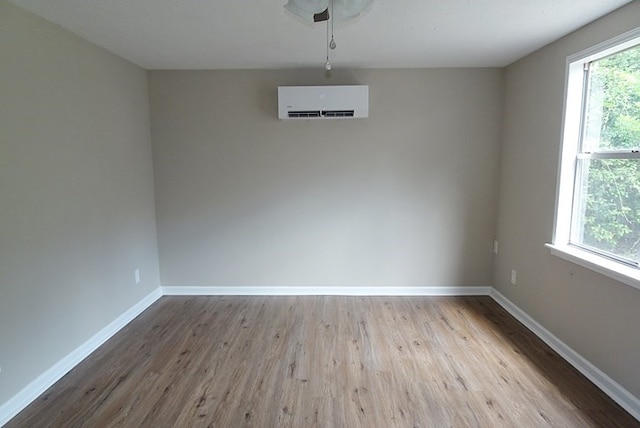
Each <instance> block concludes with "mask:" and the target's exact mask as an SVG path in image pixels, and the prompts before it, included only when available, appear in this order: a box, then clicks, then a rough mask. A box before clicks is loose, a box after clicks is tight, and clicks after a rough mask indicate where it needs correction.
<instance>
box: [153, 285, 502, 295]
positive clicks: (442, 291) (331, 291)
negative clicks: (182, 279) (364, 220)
mask: <svg viewBox="0 0 640 428" xmlns="http://www.w3.org/2000/svg"><path fill="white" fill-rule="evenodd" d="M161 288H162V294H163V295H165V296H489V295H490V293H491V289H492V287H484V286H468V287H304V286H300V287H187V286H170V287H161Z"/></svg>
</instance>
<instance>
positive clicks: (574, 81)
mask: <svg viewBox="0 0 640 428" xmlns="http://www.w3.org/2000/svg"><path fill="white" fill-rule="evenodd" d="M636 45H640V28H636V29H634V30H631V31H628V32H626V33H624V34H621V35H619V36H617V37H614V38H612V39H610V40H607V41H605V42H602V43H599V44H597V45H595V46H592V47H590V48H587V49H585V50H583V51H580V52H578V53H575V54H573V55H570V56H568V57H567V60H566V67H565V93H564V109H563V122H562V135H561V137H562V138H561V141H560V157H559V168H558V178H557V183H558V187H557V190H556V209H555V221H554V228H553V240H552V243H550V244H546V246H547V247H548V248H549V249H550V250H551V254H553V255H555V256H558V257H560V258H562V259H565V260H568V261H570V262H573V263H576V264H578V265H580V266H583V267H586V268H588V269H591V270H594V271H596V272H599V273H601V274H603V275H606V276H608V277H610V278H613V279H615V280H618V281H620V282H623V283H625V284H627V285H630V286H632V287H635V288H638V289H640V268H638V267H636V266H632V265H629V264H626V263H624V262H623V261H621V260H617V259H616V258H611V257H607V256H605V255H604V254H602V253H598V252H594V251H590V250H588V249H587V248H585V247H581V246H577V245H574V244H571V243H570V242H571V233H572V231H571V227H572V224H573V223H574V221H575V218H574V212H573V211H574V210H573V204H574V200H575V191H576V182H577V180H578V178H579V175H578V174H579V171H578V168H579V163H578V157H580V156H584V154H583V153H582V152H581V151H580V150H581V147H580V143H581V138H582V133H583V123H582V120H583V105H584V101H583V100H584V97H585V80H584V79H585V76H586V73H585V64H588V63H590V62H592V61H596V60H599V59H602V58H604V57H607V56H610V55H612V54H615V53H617V52H621V51H623V50H625V49H628V48H631V47H634V46H636ZM588 156H589V157H594V158H610V157H617V156H618V155H617V154H612V153H607V152H606V151H602V152H597V153H595V154H589V155H588ZM624 156H625V157H627V158H628V157H632V158H633V157H636V156H628V154H625V155H624Z"/></svg>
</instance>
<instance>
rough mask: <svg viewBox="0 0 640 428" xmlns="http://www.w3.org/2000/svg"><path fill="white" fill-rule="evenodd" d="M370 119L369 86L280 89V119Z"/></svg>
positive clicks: (292, 87) (288, 87)
mask: <svg viewBox="0 0 640 428" xmlns="http://www.w3.org/2000/svg"><path fill="white" fill-rule="evenodd" d="M362 117H369V86H367V85H344V86H279V87H278V118H279V119H353V118H362Z"/></svg>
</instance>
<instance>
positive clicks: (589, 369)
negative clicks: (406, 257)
mask: <svg viewBox="0 0 640 428" xmlns="http://www.w3.org/2000/svg"><path fill="white" fill-rule="evenodd" d="M162 296H491V297H492V298H493V300H495V301H496V302H497V303H498V304H499V305H500V306H502V307H503V308H504V309H505V310H506V311H507V312H509V313H510V314H511V315H512V316H513V317H514V318H516V319H517V320H518V321H520V322H521V323H522V324H524V325H525V326H526V327H527V328H528V329H529V330H531V331H532V332H533V333H534V334H535V335H536V336H538V337H539V338H540V339H541V340H543V341H544V342H545V343H546V344H547V345H549V346H550V347H551V348H553V350H555V351H556V352H557V353H558V354H559V355H560V356H562V358H564V359H565V360H566V361H567V362H569V363H570V364H571V365H572V366H574V367H575V368H576V369H577V370H578V371H580V372H581V373H582V374H583V375H584V376H586V377H587V378H588V379H589V380H591V382H593V383H594V384H595V385H596V386H598V388H600V389H601V390H602V391H603V392H604V393H605V394H607V395H608V396H609V397H611V398H612V399H613V400H614V401H615V402H617V403H618V404H619V405H620V406H622V407H623V408H624V409H625V410H626V411H628V412H629V413H630V414H631V415H633V416H634V417H635V418H636V419H638V420H640V400H639V399H638V398H637V397H635V396H634V395H633V394H631V393H630V392H629V391H627V390H626V389H625V388H624V387H622V386H621V385H620V384H618V383H617V382H616V381H614V380H613V379H611V378H610V377H609V376H607V375H606V374H605V373H604V372H603V371H601V370H600V369H598V368H597V367H596V366H594V365H593V364H592V363H590V362H589V361H588V360H586V359H585V358H584V357H582V356H581V355H580V354H578V353H577V352H576V351H574V350H573V349H571V348H570V347H569V346H568V345H567V344H565V343H564V342H562V341H561V340H560V339H558V338H557V337H556V336H554V335H553V334H552V333H551V332H550V331H548V330H547V329H546V328H544V327H543V326H542V325H541V324H540V323H538V322H537V321H536V320H534V319H533V318H531V316H529V314H527V313H526V312H524V311H523V310H522V309H520V308H519V307H518V306H516V305H515V304H514V303H513V302H511V301H510V300H509V299H507V298H506V297H505V296H504V295H503V294H502V293H500V292H499V291H498V290H496V289H495V288H493V287H486V286H477V287H474V286H468V287H187V286H184V287H183V286H169V287H159V288H157V289H156V290H154V291H153V292H151V293H150V294H149V295H147V296H146V297H145V298H143V299H142V300H140V301H139V302H138V303H136V304H135V305H134V306H133V307H131V308H130V309H129V310H127V311H126V312H125V313H123V314H122V315H120V316H119V317H118V318H116V319H115V320H114V321H113V322H111V323H110V324H109V325H107V326H106V327H105V328H103V329H102V330H100V331H99V332H98V333H96V334H95V335H94V336H93V337H92V338H91V339H89V340H88V341H86V342H85V343H84V344H82V345H81V346H79V347H78V348H77V349H75V350H74V351H72V352H71V353H70V354H68V355H67V356H66V357H64V358H63V359H61V360H60V361H58V362H57V363H56V364H55V365H53V366H52V367H51V368H49V369H48V370H47V371H45V372H44V373H42V374H41V375H40V376H38V377H37V378H36V379H35V380H34V381H33V382H31V383H30V384H29V385H27V386H26V387H25V388H23V389H22V391H20V392H19V393H18V394H16V395H15V396H14V397H12V398H11V399H9V401H7V402H6V403H4V404H3V405H1V406H0V426H2V425H4V424H5V423H7V422H8V421H9V420H10V419H11V418H13V417H14V416H15V415H17V414H18V413H19V412H20V411H22V410H23V409H24V408H25V407H27V406H28V405H29V404H30V403H31V402H32V401H33V400H35V399H36V398H37V397H38V396H40V395H41V394H42V393H43V392H44V391H46V390H47V389H48V388H49V387H50V386H51V385H53V384H54V383H55V382H57V381H58V380H59V379H60V378H61V377H62V376H64V375H65V374H67V373H68V372H69V371H70V370H71V369H73V368H74V367H75V366H76V365H78V364H79V363H80V362H81V361H82V360H84V359H85V358H86V357H87V356H89V354H91V353H92V352H93V351H95V350H96V349H97V348H98V347H99V346H100V345H102V344H103V343H104V342H106V341H107V340H108V339H109V338H110V337H112V336H113V335H114V334H116V333H117V332H118V331H119V330H121V329H122V328H123V327H124V326H125V325H127V324H128V323H129V322H131V321H132V320H133V319H134V318H135V317H137V316H138V315H139V314H140V313H142V312H143V311H144V310H145V309H147V308H148V307H149V306H151V305H152V304H153V303H154V302H155V301H156V300H158V299H159V298H160V297H162Z"/></svg>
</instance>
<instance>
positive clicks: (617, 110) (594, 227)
mask: <svg viewBox="0 0 640 428" xmlns="http://www.w3.org/2000/svg"><path fill="white" fill-rule="evenodd" d="M560 168H561V169H560V174H559V189H558V202H557V217H556V225H555V232H554V243H553V244H552V245H551V248H552V252H553V253H554V254H556V255H559V256H561V257H564V258H568V259H569V260H572V261H575V262H577V263H579V264H582V265H585V266H587V267H590V268H594V269H595V270H598V271H600V272H602V273H605V274H607V275H609V276H612V277H614V278H616V279H621V280H623V281H624V282H626V283H628V284H630V285H633V286H635V287H638V288H640V29H638V30H636V31H633V32H630V33H627V34H625V35H622V36H620V37H618V38H616V39H614V40H612V41H609V42H605V43H603V44H602V45H599V46H596V47H594V48H591V49H588V50H586V51H584V52H581V53H579V54H576V55H573V56H571V57H569V58H568V60H567V92H566V102H565V117H564V132H563V141H562V153H561V162H560Z"/></svg>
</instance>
